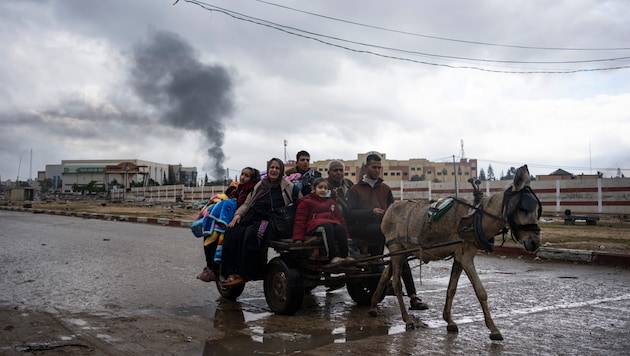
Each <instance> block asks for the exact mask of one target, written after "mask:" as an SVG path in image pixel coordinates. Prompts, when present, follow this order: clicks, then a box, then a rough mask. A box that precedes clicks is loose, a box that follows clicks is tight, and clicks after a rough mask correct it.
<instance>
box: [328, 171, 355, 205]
mask: <svg viewBox="0 0 630 356" xmlns="http://www.w3.org/2000/svg"><path fill="white" fill-rule="evenodd" d="M343 173H344V164H343V162H341V161H338V160H332V161H330V162H329V163H328V178H326V182H328V189H330V191H331V192H332V196H333V197H334V198H335V199H336V200H337V203H338V204H339V207H340V208H341V212H342V213H343V214H344V217H345V214H346V210H348V203H347V199H346V197H347V196H348V191H349V190H350V188H351V187H352V186H353V185H354V183H353V182H352V181H351V180H350V179H348V178H345V177H344V174H343Z"/></svg>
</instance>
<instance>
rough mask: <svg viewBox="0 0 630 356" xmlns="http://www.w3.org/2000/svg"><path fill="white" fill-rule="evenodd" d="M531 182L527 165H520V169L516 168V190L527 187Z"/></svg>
mask: <svg viewBox="0 0 630 356" xmlns="http://www.w3.org/2000/svg"><path fill="white" fill-rule="evenodd" d="M529 183H530V178H529V169H528V168H527V165H524V166H521V167H519V169H517V170H516V174H515V175H514V191H519V190H521V189H523V187H525V186H526V185H528V184H529Z"/></svg>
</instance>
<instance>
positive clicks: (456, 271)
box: [442, 259, 462, 333]
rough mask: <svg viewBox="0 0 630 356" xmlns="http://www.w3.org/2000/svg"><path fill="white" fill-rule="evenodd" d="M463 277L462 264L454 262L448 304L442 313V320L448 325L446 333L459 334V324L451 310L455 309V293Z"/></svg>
mask: <svg viewBox="0 0 630 356" xmlns="http://www.w3.org/2000/svg"><path fill="white" fill-rule="evenodd" d="M461 275H462V264H461V263H460V262H459V261H457V259H455V260H453V266H452V267H451V279H450V280H449V281H448V288H447V289H446V302H445V303H444V311H443V312H442V318H444V321H446V323H447V324H448V325H446V331H448V332H450V333H456V332H458V329H457V324H455V321H454V320H453V314H452V313H451V308H452V307H453V299H454V298H455V292H457V283H458V282H459V277H460V276H461Z"/></svg>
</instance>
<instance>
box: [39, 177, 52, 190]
mask: <svg viewBox="0 0 630 356" xmlns="http://www.w3.org/2000/svg"><path fill="white" fill-rule="evenodd" d="M53 185H54V183H53V180H52V179H50V178H44V179H43V180H42V182H41V189H40V193H42V194H46V193H48V192H49V191H50V190H51V189H52V188H53Z"/></svg>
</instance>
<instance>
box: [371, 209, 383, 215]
mask: <svg viewBox="0 0 630 356" xmlns="http://www.w3.org/2000/svg"><path fill="white" fill-rule="evenodd" d="M372 212H373V213H374V215H383V214H385V210H383V209H381V208H374V209H372Z"/></svg>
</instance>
